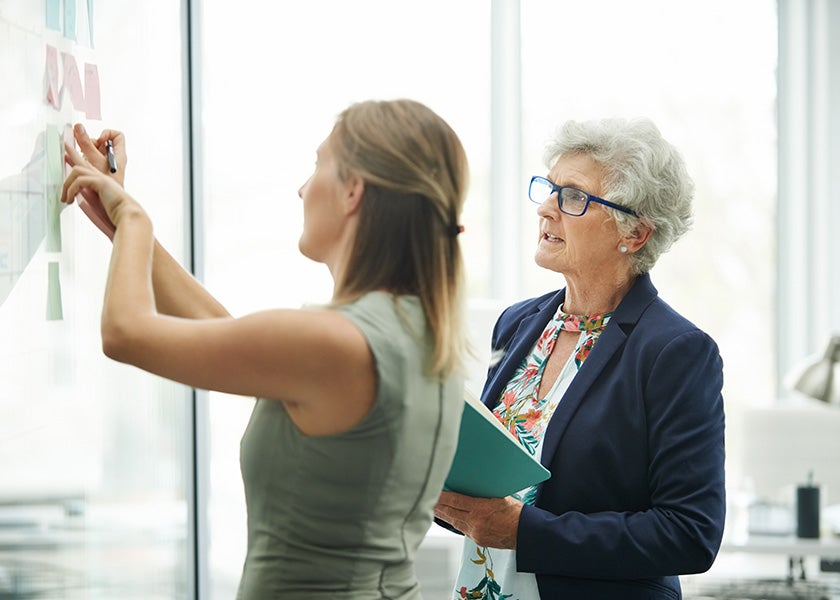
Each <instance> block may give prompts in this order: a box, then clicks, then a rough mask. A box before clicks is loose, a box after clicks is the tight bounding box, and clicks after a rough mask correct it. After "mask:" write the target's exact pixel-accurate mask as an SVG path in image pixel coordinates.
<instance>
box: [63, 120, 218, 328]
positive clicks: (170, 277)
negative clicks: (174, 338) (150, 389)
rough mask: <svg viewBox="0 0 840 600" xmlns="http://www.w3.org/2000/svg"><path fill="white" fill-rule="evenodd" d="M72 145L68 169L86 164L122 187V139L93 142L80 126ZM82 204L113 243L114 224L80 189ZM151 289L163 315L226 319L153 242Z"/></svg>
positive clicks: (107, 134) (107, 133)
mask: <svg viewBox="0 0 840 600" xmlns="http://www.w3.org/2000/svg"><path fill="white" fill-rule="evenodd" d="M73 134H74V137H75V139H76V142H77V143H78V144H79V149H80V150H81V154H80V153H79V152H78V151H76V149H75V148H74V147H72V146H71V145H68V146H67V148H66V151H67V158H66V161H67V163H68V164H69V165H70V166H75V165H83V164H87V165H90V166H91V167H92V168H94V169H96V170H98V171H100V172H101V173H103V174H104V175H105V176H106V177H108V178H110V179H111V180H113V181H115V182H117V183H118V184H119V185H120V186H121V187H124V181H125V167H126V164H127V163H128V158H127V155H126V149H125V146H126V145H125V136H124V135H123V134H122V133H121V132H119V131H114V130H111V129H106V130H104V131H103V132H102V134H101V135H100V136H99V138H98V139H96V140H93V139H91V138H90V136H89V135H88V134H87V132H86V131H85V129H84V127H83V126H81V125H76V126H75V127H74V128H73ZM106 141H111V142H112V144H113V150H114V155H115V158H116V164H117V170H116V172H115V173H111V172H110V169H109V168H108V167H109V165H108V159H107V157H106V150H105V142H106ZM81 193H82V196H83V200H82V201H81V202H80V204H82V202H84V204H82V208H83V209H84V212H85V214H87V215H88V217H89V218H90V219H91V220H92V221H93V222H94V223H95V224H96V225H97V226H98V227H99V228H100V229H101V230H102V231H103V233H105V234H106V235H107V236H108V237H109V238H111V239H112V240H113V238H114V235H115V228H114V224H113V223H112V222H111V220H110V218H109V217H108V215H107V213H106V212H105V210H104V208H103V207H102V206H101V204H100V203H99V198H97V197H93V196H91V197H88V196H87V195H86V194H87V191H86V190H85V189H84V188H83V189H82V190H81ZM152 284H153V285H152V287H153V290H154V297H155V305H156V307H157V310H158V311H159V312H160V313H162V314H166V315H171V316H176V317H183V318H186V319H205V318H213V317H226V316H229V313H228V311H227V310H226V309H225V308H224V306H222V305H221V304H220V303H219V302H218V301H217V300H216V299H215V298H214V297H213V296H212V295H211V294H210V293H209V292H208V291H207V290H206V289H205V288H204V287H203V286H202V285H201V284H200V283H199V282H198V281H197V280H196V279H195V278H194V277H193V276H192V275H191V274H190V273H189V272H188V271H187V270H186V269H184V268H183V267H182V266H181V265H180V264H179V263H178V262H177V261H176V260H175V259H174V258H173V257H172V256H171V255H170V254H169V252H167V251H166V249H165V248H164V247H163V245H161V244H160V242H159V241H157V239H155V241H154V254H153V258H152Z"/></svg>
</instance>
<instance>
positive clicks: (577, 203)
mask: <svg viewBox="0 0 840 600" xmlns="http://www.w3.org/2000/svg"><path fill="white" fill-rule="evenodd" d="M554 192H555V189H554V187H553V186H552V185H551V183H550V182H548V181H547V180H544V179H534V180H533V181H532V182H531V187H530V189H529V192H528V196H529V197H530V198H531V201H532V202H536V203H537V204H542V203H543V202H545V201H546V200H547V199H548V197H549V196H551V194H553V193H554ZM587 200H588V198H587V196H586V194H585V193H584V192H582V191H581V190H577V189H575V188H568V187H565V188H562V189H561V190H560V200H559V202H558V206H559V208H560V210H562V211H563V212H565V213H567V214H569V215H575V216H577V215H582V214H583V213H584V211H585V210H586V203H587Z"/></svg>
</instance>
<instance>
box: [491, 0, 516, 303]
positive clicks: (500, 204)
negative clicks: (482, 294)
mask: <svg viewBox="0 0 840 600" xmlns="http://www.w3.org/2000/svg"><path fill="white" fill-rule="evenodd" d="M519 24H520V6H519V0H493V2H492V5H491V24H490V35H491V46H490V63H491V70H490V90H491V92H490V94H491V97H490V121H491V123H490V131H491V153H490V154H491V158H490V180H491V181H490V183H491V185H490V190H491V192H490V204H491V210H490V235H491V238H490V242H489V243H490V255H491V268H490V293H491V296H492V297H493V298H494V299H500V300H512V299H514V298H515V297H517V296H518V295H519V294H520V291H521V289H522V283H523V277H522V265H523V256H522V239H521V235H522V234H521V229H522V228H521V226H520V221H521V214H522V212H521V207H520V201H521V200H522V199H523V197H524V193H523V192H524V187H523V186H524V184H523V183H522V101H521V89H522V67H521V61H520V39H521V34H520V25H519Z"/></svg>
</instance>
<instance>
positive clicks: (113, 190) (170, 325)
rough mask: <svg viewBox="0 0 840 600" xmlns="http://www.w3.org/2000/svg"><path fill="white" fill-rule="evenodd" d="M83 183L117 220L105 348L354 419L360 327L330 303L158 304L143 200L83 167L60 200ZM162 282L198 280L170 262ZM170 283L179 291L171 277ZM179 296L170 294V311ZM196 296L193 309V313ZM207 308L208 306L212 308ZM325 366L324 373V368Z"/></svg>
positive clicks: (362, 406) (366, 393)
mask: <svg viewBox="0 0 840 600" xmlns="http://www.w3.org/2000/svg"><path fill="white" fill-rule="evenodd" d="M82 189H85V190H87V191H88V193H89V195H90V197H91V198H96V199H98V201H99V202H100V203H101V206H102V207H103V209H104V210H105V211H106V212H107V215H108V218H109V219H110V220H111V222H113V223H114V226H115V234H114V238H113V249H112V252H111V263H110V268H109V272H108V281H107V283H106V288H105V298H104V303H103V309H102V322H101V331H102V345H103V350H104V351H105V353H106V354H107V355H108V356H109V357H111V358H113V359H114V360H118V361H120V362H125V363H128V364H131V365H134V366H136V367H139V368H141V369H144V370H146V371H148V372H150V373H154V374H156V375H160V376H162V377H166V378H168V379H171V380H174V381H178V382H181V383H184V384H186V385H189V386H192V387H196V388H201V389H208V390H217V391H221V392H227V393H231V394H239V395H246V396H257V397H261V398H271V399H282V400H284V401H285V402H286V403H287V406H291V407H292V409H293V410H299V409H300V407H303V408H304V409H305V410H308V411H309V413H310V414H311V413H312V412H313V411H318V414H319V415H323V417H324V419H325V421H326V423H325V424H323V427H324V428H326V429H330V428H333V429H340V428H341V427H342V426H345V425H347V424H348V423H353V422H358V420H359V419H360V418H361V416H363V415H364V414H365V413H366V412H367V410H368V409H369V407H370V406H371V405H372V404H373V400H374V397H375V389H376V376H375V367H374V363H373V357H372V355H371V352H370V349H369V348H368V345H367V341H366V339H365V337H364V335H363V334H362V332H361V331H360V330H359V329H358V328H357V327H356V326H355V325H354V324H353V323H352V322H351V321H350V320H349V319H347V318H346V317H345V316H344V315H342V314H341V313H339V312H337V311H333V310H319V311H315V310H270V311H264V312H259V313H255V314H252V315H247V316H245V317H242V318H239V319H234V318H231V317H229V316H220V317H218V318H201V319H195V318H180V317H177V316H171V315H165V314H161V313H160V312H159V311H158V307H157V300H156V297H155V291H154V283H153V281H154V276H153V270H154V268H157V267H158V266H159V264H161V263H155V254H156V249H155V247H156V242H155V239H154V235H153V230H152V223H151V221H150V219H149V217H148V215H147V214H146V213H145V211H144V210H143V209H142V207H141V206H140V205H139V204H138V203H137V202H136V201H135V200H134V199H133V198H132V197H131V196H130V195H128V194H127V193H126V192H125V190H124V189H123V188H122V187H120V186H119V184H118V183H117V182H115V181H113V180H112V179H110V178H108V177H107V176H106V175H105V174H103V173H101V172H99V171H97V170H96V169H95V168H93V167H89V166H76V167H74V168H73V170H72V171H71V173H70V175H69V176H68V177H67V179H66V181H65V182H64V189H63V190H62V196H61V200H62V202H72V199H73V198H74V197H75V196H76V194H78V193H80V190H82ZM161 262H162V264H163V265H164V268H165V269H171V271H170V276H169V277H168V278H167V281H168V284H171V283H172V282H173V281H174V282H176V283H177V284H178V285H183V286H184V287H185V289H187V290H191V291H190V292H189V293H190V295H191V298H192V299H193V300H194V298H195V297H196V295H199V294H197V293H196V292H195V289H196V288H195V287H194V286H197V285H198V284H197V283H196V284H193V283H192V282H191V281H189V280H188V279H187V278H186V277H185V276H183V275H182V274H181V272H182V269H181V268H180V266H178V265H177V263H175V261H173V260H171V258H170V259H166V258H165V256H164V259H163V261H161ZM167 290H168V291H170V292H176V291H177V286H172V285H168V287H167ZM178 305H179V301H177V300H175V301H174V306H175V308H176V310H177V306H178ZM194 305H195V302H194V301H191V303H190V306H191V308H190V314H191V315H192V314H195V309H194V308H192V307H193V306H194ZM208 311H212V306H211V308H209V309H208ZM325 373H328V376H325Z"/></svg>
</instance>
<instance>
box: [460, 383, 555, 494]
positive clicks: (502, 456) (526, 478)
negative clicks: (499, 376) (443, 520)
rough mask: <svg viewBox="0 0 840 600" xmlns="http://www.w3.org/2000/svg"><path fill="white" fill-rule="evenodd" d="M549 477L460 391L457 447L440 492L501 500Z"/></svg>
mask: <svg viewBox="0 0 840 600" xmlns="http://www.w3.org/2000/svg"><path fill="white" fill-rule="evenodd" d="M550 476H551V473H550V472H549V471H548V469H546V468H545V467H543V466H542V465H541V464H540V462H539V461H538V460H537V459H536V458H534V457H533V456H531V455H530V454H529V453H528V451H527V450H525V448H523V447H522V445H521V444H520V443H519V441H518V440H517V439H516V438H515V437H513V435H512V434H511V433H510V432H509V431H508V430H507V429H505V428H504V426H503V425H502V424H501V423H500V422H499V420H498V419H497V418H496V416H495V415H494V414H493V413H492V412H491V411H490V410H489V409H488V408H487V407H486V406H484V405H483V404H482V403H481V402H480V401H479V400H478V398H476V397H475V396H474V395H473V394H472V393H470V392H469V391H467V390H464V414H463V416H462V417H461V432H460V434H459V436H458V448H457V450H456V451H455V458H454V459H453V461H452V467H451V468H450V470H449V475H448V476H447V478H446V483H445V484H444V489H445V490H446V491H448V492H458V493H459V494H464V495H466V496H475V497H478V498H504V497H505V496H509V495H511V494H513V493H515V492H518V491H520V490H523V489H525V488H527V487H528V486H531V485H533V484H535V483H539V482H540V481H545V480H546V479H548V478H549V477H550Z"/></svg>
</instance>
